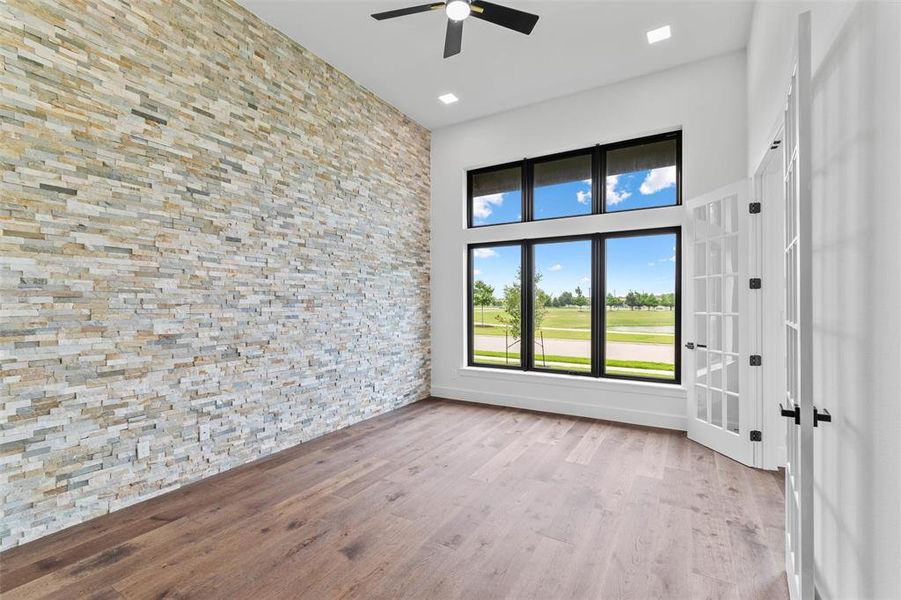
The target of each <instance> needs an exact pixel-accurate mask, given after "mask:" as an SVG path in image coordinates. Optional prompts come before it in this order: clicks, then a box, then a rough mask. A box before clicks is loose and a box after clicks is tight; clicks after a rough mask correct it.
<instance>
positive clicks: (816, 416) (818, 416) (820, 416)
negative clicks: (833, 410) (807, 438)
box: [813, 406, 832, 427]
mask: <svg viewBox="0 0 901 600" xmlns="http://www.w3.org/2000/svg"><path fill="white" fill-rule="evenodd" d="M820 421H823V422H824V423H832V415H831V414H829V411H828V410H826V409H825V408H824V409H823V412H820V411H818V410H817V407H816V406H814V407H813V426H814V427H817V423H819V422H820Z"/></svg>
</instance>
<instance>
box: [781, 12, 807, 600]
mask: <svg viewBox="0 0 901 600" xmlns="http://www.w3.org/2000/svg"><path fill="white" fill-rule="evenodd" d="M783 156H784V160H785V168H784V173H785V357H786V378H785V379H786V386H785V387H786V389H785V403H784V405H783V413H782V414H783V415H784V416H786V417H787V419H786V422H785V427H786V450H787V452H786V454H787V460H786V466H785V572H786V573H787V575H788V588H789V592H790V594H791V597H792V598H793V599H794V600H813V598H814V569H813V564H814V563H813V514H812V513H813V427H814V423H813V410H814V409H813V394H812V387H813V329H812V327H811V313H812V309H813V297H812V291H813V285H812V281H811V271H812V261H811V245H810V240H811V229H812V219H811V172H810V165H811V158H810V13H809V12H808V13H804V14H802V15H801V16H800V17H799V19H798V49H797V62H796V63H795V68H794V72H793V73H792V77H791V82H790V84H789V89H788V101H787V102H786V107H785V135H784V143H783Z"/></svg>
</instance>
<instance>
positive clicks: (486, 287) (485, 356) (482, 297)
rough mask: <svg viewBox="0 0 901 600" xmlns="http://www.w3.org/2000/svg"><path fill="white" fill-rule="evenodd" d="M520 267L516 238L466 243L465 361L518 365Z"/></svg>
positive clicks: (520, 335) (521, 262)
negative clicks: (467, 301) (466, 345)
mask: <svg viewBox="0 0 901 600" xmlns="http://www.w3.org/2000/svg"><path fill="white" fill-rule="evenodd" d="M522 267H523V251H522V245H521V244H520V243H518V242H514V243H502V244H477V245H472V246H470V247H469V364H470V365H480V366H492V367H502V368H514V369H518V368H520V367H521V366H522V364H523V362H522V358H521V348H522V338H523V335H522V329H523V328H522V323H523V319H522V318H521V315H522V314H523V312H522V307H523V299H522Z"/></svg>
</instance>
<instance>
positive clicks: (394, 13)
mask: <svg viewBox="0 0 901 600" xmlns="http://www.w3.org/2000/svg"><path fill="white" fill-rule="evenodd" d="M443 6H444V2H440V3H438V4H436V3H434V2H433V3H431V4H420V5H419V6H408V7H407V8H398V9H396V10H386V11H385V12H380V13H375V14H373V15H372V18H373V19H375V20H377V21H384V20H385V19H393V18H394V17H404V16H406V15H415V14H416V13H421V12H429V11H430V10H435V9H436V8H441V7H443Z"/></svg>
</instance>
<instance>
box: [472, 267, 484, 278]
mask: <svg viewBox="0 0 901 600" xmlns="http://www.w3.org/2000/svg"><path fill="white" fill-rule="evenodd" d="M472 274H473V275H475V276H476V277H478V276H479V275H481V274H482V272H481V271H479V270H478V269H473V270H472Z"/></svg>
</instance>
